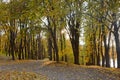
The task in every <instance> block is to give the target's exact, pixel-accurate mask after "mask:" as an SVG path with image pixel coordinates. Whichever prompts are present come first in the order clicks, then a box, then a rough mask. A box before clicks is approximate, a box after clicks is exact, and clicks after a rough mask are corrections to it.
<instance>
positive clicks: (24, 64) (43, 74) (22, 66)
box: [0, 56, 120, 80]
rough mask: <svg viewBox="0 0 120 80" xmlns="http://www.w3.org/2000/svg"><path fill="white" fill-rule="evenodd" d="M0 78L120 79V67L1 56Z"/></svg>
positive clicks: (52, 79)
mask: <svg viewBox="0 0 120 80" xmlns="http://www.w3.org/2000/svg"><path fill="white" fill-rule="evenodd" d="M0 80H120V69H115V68H102V67H98V66H79V65H74V64H70V63H65V62H59V63H56V62H54V61H49V60H47V59H45V60H20V61H19V60H15V61H12V60H10V59H9V58H6V57H1V56H0Z"/></svg>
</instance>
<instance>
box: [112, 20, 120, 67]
mask: <svg viewBox="0 0 120 80" xmlns="http://www.w3.org/2000/svg"><path fill="white" fill-rule="evenodd" d="M113 25H114V36H115V43H116V52H117V68H120V40H119V33H118V32H119V27H117V21H115V22H114V23H113Z"/></svg>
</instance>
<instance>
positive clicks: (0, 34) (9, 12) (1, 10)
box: [0, 0, 120, 67]
mask: <svg viewBox="0 0 120 80" xmlns="http://www.w3.org/2000/svg"><path fill="white" fill-rule="evenodd" d="M119 4H120V1H119V0H115V1H113V0H96V1H94V0H10V1H9V2H4V1H3V0H0V39H1V40H0V43H1V47H0V50H1V51H3V52H5V53H6V55H10V56H12V59H13V60H14V59H15V58H18V59H43V58H45V57H49V59H50V60H55V61H57V62H59V60H62V61H68V60H69V59H68V54H69V49H68V50H67V48H68V46H67V45H68V41H67V36H66V34H67V35H68V36H69V40H70V43H71V48H72V53H73V57H74V63H75V64H82V60H81V58H80V57H81V53H82V52H81V51H80V48H81V46H80V41H81V40H80V38H81V37H83V40H84V43H85V44H84V45H82V47H83V48H84V53H82V54H83V55H85V56H84V57H85V59H87V60H84V62H85V63H86V64H91V65H100V62H101V61H102V66H106V67H110V47H111V43H113V42H115V45H114V44H113V45H112V46H113V47H115V48H116V52H114V54H113V55H112V56H111V57H113V58H114V55H115V54H117V65H118V67H120V41H119V27H120V16H119V15H120V14H119V12H120V10H119V7H120V5H119ZM80 34H82V35H83V36H81V35H80ZM113 38H114V39H113ZM112 39H113V40H112ZM112 41H113V42H112ZM66 50H67V51H66ZM113 50H114V49H113Z"/></svg>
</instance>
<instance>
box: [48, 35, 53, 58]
mask: <svg viewBox="0 0 120 80" xmlns="http://www.w3.org/2000/svg"><path fill="white" fill-rule="evenodd" d="M48 55H49V59H50V60H52V40H51V38H50V37H49V38H48Z"/></svg>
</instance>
